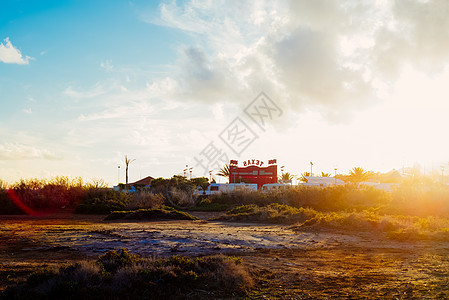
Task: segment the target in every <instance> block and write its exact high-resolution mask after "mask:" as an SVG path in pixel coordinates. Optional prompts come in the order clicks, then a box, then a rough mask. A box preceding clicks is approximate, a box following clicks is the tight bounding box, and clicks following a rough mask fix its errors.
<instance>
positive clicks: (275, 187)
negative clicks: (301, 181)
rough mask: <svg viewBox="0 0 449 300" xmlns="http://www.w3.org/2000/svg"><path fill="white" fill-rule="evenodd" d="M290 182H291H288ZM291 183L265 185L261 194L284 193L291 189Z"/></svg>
mask: <svg viewBox="0 0 449 300" xmlns="http://www.w3.org/2000/svg"><path fill="white" fill-rule="evenodd" d="M290 182H291V180H290ZM291 187H292V185H291V183H290V184H289V183H267V184H264V185H263V186H262V192H269V191H276V190H280V191H285V190H286V189H289V188H291Z"/></svg>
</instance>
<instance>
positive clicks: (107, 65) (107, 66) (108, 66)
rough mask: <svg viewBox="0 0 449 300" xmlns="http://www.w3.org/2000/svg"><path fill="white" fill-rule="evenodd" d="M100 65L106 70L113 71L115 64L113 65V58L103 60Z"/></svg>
mask: <svg viewBox="0 0 449 300" xmlns="http://www.w3.org/2000/svg"><path fill="white" fill-rule="evenodd" d="M100 67H102V68H103V69H105V70H106V71H112V69H113V68H114V66H113V65H112V61H111V60H106V61H102V62H101V63H100Z"/></svg>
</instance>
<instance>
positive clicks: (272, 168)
mask: <svg viewBox="0 0 449 300" xmlns="http://www.w3.org/2000/svg"><path fill="white" fill-rule="evenodd" d="M270 163H272V164H271V165H269V166H267V167H262V166H263V165H265V164H264V163H263V162H262V161H260V160H256V159H249V160H245V161H244V163H243V165H244V167H242V168H240V167H238V162H237V161H236V160H232V161H231V164H230V166H229V183H240V182H244V183H256V184H257V188H258V189H261V188H262V186H263V185H264V184H267V183H277V182H278V176H277V165H276V160H270ZM273 163H274V164H273Z"/></svg>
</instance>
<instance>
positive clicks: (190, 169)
mask: <svg viewBox="0 0 449 300" xmlns="http://www.w3.org/2000/svg"><path fill="white" fill-rule="evenodd" d="M192 169H193V167H190V168H189V171H190V179H192Z"/></svg>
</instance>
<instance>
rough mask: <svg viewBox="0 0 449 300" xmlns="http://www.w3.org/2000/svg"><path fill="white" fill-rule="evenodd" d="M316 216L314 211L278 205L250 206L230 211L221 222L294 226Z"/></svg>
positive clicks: (221, 218)
mask: <svg viewBox="0 0 449 300" xmlns="http://www.w3.org/2000/svg"><path fill="white" fill-rule="evenodd" d="M316 214H317V212H316V211H314V210H313V209H308V208H302V207H300V208H295V207H291V206H288V205H284V204H278V203H272V204H269V205H267V206H262V207H261V206H257V205H255V204H250V205H242V206H239V207H236V208H234V209H232V210H230V211H229V212H227V213H226V215H224V216H222V217H220V220H225V221H247V222H265V223H279V224H293V223H298V222H304V221H306V220H309V219H312V218H314V217H315V215H316Z"/></svg>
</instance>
